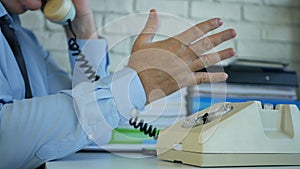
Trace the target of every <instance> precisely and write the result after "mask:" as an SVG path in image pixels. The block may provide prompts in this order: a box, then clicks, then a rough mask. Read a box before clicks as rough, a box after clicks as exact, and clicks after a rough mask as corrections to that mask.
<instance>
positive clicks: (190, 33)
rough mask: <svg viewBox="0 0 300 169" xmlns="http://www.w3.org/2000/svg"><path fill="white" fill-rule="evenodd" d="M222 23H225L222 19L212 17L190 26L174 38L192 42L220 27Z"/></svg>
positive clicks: (188, 42) (186, 42) (187, 42)
mask: <svg viewBox="0 0 300 169" xmlns="http://www.w3.org/2000/svg"><path fill="white" fill-rule="evenodd" d="M221 25H223V21H222V19H220V18H214V19H210V20H208V21H205V22H202V23H199V24H197V25H195V26H193V27H191V28H189V29H188V30H186V31H184V32H182V33H180V34H178V35H176V36H175V37H174V38H175V39H177V40H179V41H181V42H182V43H185V44H190V43H192V42H193V41H195V40H197V39H198V38H200V37H202V36H203V35H205V34H206V33H208V32H210V31H212V30H214V29H216V28H218V27H220V26H221Z"/></svg>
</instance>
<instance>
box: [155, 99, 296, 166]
mask: <svg viewBox="0 0 300 169" xmlns="http://www.w3.org/2000/svg"><path fill="white" fill-rule="evenodd" d="M262 106H263V105H262V104H261V102H258V101H250V102H242V103H227V102H223V103H218V104H214V105H212V106H211V107H209V108H207V109H204V110H202V111H199V112H197V113H195V114H193V115H191V116H189V117H187V118H186V119H183V120H181V121H179V122H177V123H175V124H174V125H172V126H170V127H168V128H166V129H164V130H161V131H160V133H159V136H158V141H157V157H158V158H159V159H162V160H166V161H173V162H181V163H184V164H189V165H195V166H201V167H224V166H233V167H234V166H298V165H299V166H300V112H299V109H298V107H297V106H296V105H287V104H285V105H284V104H281V105H276V107H275V108H273V106H272V105H268V106H267V105H266V106H265V107H262Z"/></svg>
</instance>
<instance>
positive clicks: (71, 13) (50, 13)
mask: <svg viewBox="0 0 300 169" xmlns="http://www.w3.org/2000/svg"><path fill="white" fill-rule="evenodd" d="M42 11H43V13H44V15H45V16H46V18H47V19H48V20H50V21H51V22H54V23H57V24H61V25H66V24H68V20H71V21H72V20H73V19H74V18H75V15H76V11H75V8H74V5H73V3H72V1H71V0H43V1H42Z"/></svg>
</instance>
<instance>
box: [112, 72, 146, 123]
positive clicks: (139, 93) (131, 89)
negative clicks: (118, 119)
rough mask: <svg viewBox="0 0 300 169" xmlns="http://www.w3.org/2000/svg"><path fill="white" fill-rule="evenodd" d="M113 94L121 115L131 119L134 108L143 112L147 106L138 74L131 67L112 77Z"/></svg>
mask: <svg viewBox="0 0 300 169" xmlns="http://www.w3.org/2000/svg"><path fill="white" fill-rule="evenodd" d="M111 92H112V95H113V96H114V99H115V103H116V106H117V109H118V111H119V112H120V114H122V115H123V117H125V118H129V117H130V112H131V110H132V108H134V109H136V110H139V111H141V110H143V109H144V106H145V104H146V94H145V91H144V87H143V85H142V82H141V81H140V78H139V76H138V74H137V72H136V71H135V70H133V69H131V68H129V67H126V68H124V69H123V70H122V71H119V72H116V73H115V74H114V75H113V76H112V82H111Z"/></svg>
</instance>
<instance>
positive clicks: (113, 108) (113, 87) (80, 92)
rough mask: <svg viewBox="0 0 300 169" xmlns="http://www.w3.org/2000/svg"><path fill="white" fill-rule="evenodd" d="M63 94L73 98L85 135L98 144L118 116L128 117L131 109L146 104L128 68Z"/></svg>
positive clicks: (136, 76) (138, 83) (141, 107)
mask: <svg viewBox="0 0 300 169" xmlns="http://www.w3.org/2000/svg"><path fill="white" fill-rule="evenodd" d="M65 93H66V94H68V95H70V96H72V97H73V99H74V107H75V112H76V114H77V117H78V120H79V122H80V124H81V126H82V127H83V129H84V131H85V132H86V134H87V136H88V138H89V139H91V140H93V141H94V142H95V143H96V144H98V145H102V144H103V142H102V141H103V139H102V138H103V136H105V135H107V131H111V130H112V129H114V128H116V127H117V126H118V124H119V122H120V120H121V119H127V120H128V119H129V117H130V112H131V110H132V109H138V110H142V109H143V108H144V105H145V103H146V96H145V93H144V88H143V86H142V83H141V81H140V79H139V77H138V75H137V73H136V72H135V71H134V70H133V69H130V68H125V69H124V70H122V71H119V72H116V73H115V74H113V75H110V76H107V77H105V78H103V79H101V80H100V81H97V82H96V83H89V82H82V83H80V84H78V85H77V86H76V87H75V88H74V89H73V90H72V92H71V93H70V91H66V92H65Z"/></svg>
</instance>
